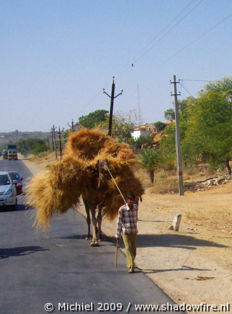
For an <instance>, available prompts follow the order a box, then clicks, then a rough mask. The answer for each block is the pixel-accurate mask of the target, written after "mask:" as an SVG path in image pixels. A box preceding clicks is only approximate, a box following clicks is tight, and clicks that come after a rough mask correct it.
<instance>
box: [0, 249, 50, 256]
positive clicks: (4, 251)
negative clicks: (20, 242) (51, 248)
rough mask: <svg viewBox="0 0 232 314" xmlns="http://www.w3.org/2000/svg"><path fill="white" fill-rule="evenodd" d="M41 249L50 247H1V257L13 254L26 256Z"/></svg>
mask: <svg viewBox="0 0 232 314" xmlns="http://www.w3.org/2000/svg"><path fill="white" fill-rule="evenodd" d="M40 251H48V249H44V248H42V247H41V246H22V247H14V248H7V249H1V248H0V259H3V258H8V257H11V256H24V255H29V254H32V253H35V252H40Z"/></svg>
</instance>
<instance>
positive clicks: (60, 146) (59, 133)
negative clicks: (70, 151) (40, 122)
mask: <svg viewBox="0 0 232 314" xmlns="http://www.w3.org/2000/svg"><path fill="white" fill-rule="evenodd" d="M58 135H59V148H60V160H61V158H62V139H61V135H62V131H61V130H60V127H59V131H58Z"/></svg>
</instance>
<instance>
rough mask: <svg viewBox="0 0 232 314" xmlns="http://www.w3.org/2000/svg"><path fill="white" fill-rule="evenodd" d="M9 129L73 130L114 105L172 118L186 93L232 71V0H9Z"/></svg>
mask: <svg viewBox="0 0 232 314" xmlns="http://www.w3.org/2000/svg"><path fill="white" fill-rule="evenodd" d="M0 42H1V46H0V132H8V131H13V130H16V129H18V130H20V131H49V130H50V129H51V126H52V125H55V126H57V127H61V128H65V129H67V128H68V123H71V121H72V119H73V120H74V122H77V121H78V118H79V117H80V116H82V115H86V114H88V113H89V112H92V111H95V110H97V109H105V110H109V105H110V99H109V98H108V97H107V96H106V95H105V94H103V88H105V90H106V91H107V92H108V93H109V94H110V93H111V84H112V77H113V76H114V77H115V85H116V90H115V93H116V94H117V93H119V92H120V91H121V90H122V89H123V94H122V95H121V96H119V97H117V98H116V99H115V102H114V112H115V113H120V114H121V115H126V116H128V115H129V116H131V117H132V118H134V116H136V117H137V118H136V121H135V122H139V120H142V122H143V123H151V122H155V121H158V120H161V121H164V111H165V110H167V109H168V108H172V107H173V97H172V96H171V93H172V92H173V85H172V84H171V83H170V80H172V79H173V75H176V77H177V79H181V83H180V84H178V91H179V92H180V93H181V95H180V96H179V99H184V98H186V97H188V96H190V95H192V96H197V95H198V92H199V91H200V89H202V88H203V87H204V85H205V84H206V83H207V81H214V80H218V79H222V78H223V77H225V76H230V75H231V68H232V57H231V51H232V1H231V0H68V1H67V0H37V1H31V0H4V1H1V2H0Z"/></svg>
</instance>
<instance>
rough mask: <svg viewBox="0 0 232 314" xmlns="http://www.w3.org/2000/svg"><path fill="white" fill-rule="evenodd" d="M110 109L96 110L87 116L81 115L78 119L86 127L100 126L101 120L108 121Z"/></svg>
mask: <svg viewBox="0 0 232 314" xmlns="http://www.w3.org/2000/svg"><path fill="white" fill-rule="evenodd" d="M107 113H108V111H107V110H103V109H100V110H95V111H93V112H90V113H89V114H88V115H86V116H81V117H80V118H79V120H78V124H80V125H81V126H83V127H85V128H89V129H91V128H94V127H96V126H98V125H99V124H100V123H101V122H103V121H106V119H107V117H106V115H107Z"/></svg>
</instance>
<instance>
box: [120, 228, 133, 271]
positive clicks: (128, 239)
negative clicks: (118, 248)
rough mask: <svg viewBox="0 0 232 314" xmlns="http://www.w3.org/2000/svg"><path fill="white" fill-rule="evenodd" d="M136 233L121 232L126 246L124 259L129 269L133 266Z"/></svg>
mask: <svg viewBox="0 0 232 314" xmlns="http://www.w3.org/2000/svg"><path fill="white" fill-rule="evenodd" d="M136 236H137V234H136V233H131V234H122V238H123V242H124V245H125V248H126V260H127V267H128V269H129V270H132V269H133V268H134V259H135V256H136Z"/></svg>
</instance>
